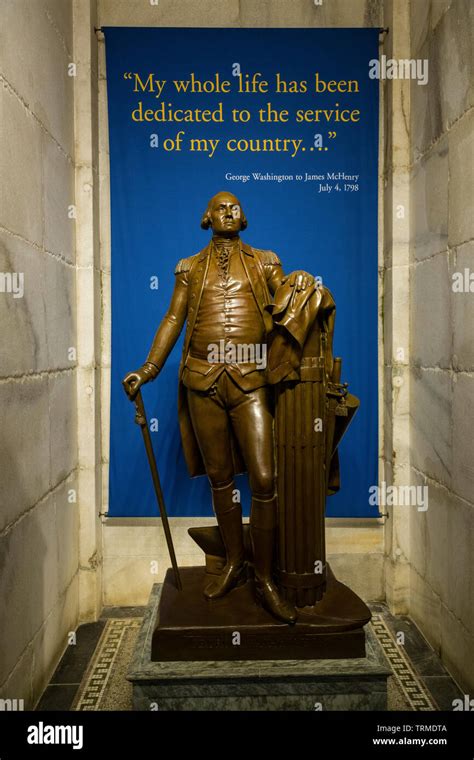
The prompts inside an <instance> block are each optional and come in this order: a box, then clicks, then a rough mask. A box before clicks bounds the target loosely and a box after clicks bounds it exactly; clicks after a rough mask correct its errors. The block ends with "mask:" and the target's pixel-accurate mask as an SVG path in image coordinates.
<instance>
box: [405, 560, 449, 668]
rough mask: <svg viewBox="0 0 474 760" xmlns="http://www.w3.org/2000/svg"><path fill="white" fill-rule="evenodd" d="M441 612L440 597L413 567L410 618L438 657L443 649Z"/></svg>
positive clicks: (411, 573)
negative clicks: (441, 648)
mask: <svg viewBox="0 0 474 760" xmlns="http://www.w3.org/2000/svg"><path fill="white" fill-rule="evenodd" d="M441 610H442V603H441V599H440V597H439V596H438V595H437V594H435V593H434V591H433V589H432V588H431V586H430V585H429V584H428V583H427V582H426V580H425V579H424V578H422V577H421V575H419V574H418V573H417V572H416V570H415V569H414V568H413V567H412V568H411V572H410V610H409V612H410V617H411V619H412V620H413V622H414V623H416V625H417V626H418V628H419V629H420V631H421V632H422V634H423V636H424V637H425V639H426V640H427V641H428V643H429V644H431V646H432V647H433V649H434V650H435V652H436V653H437V654H438V656H439V655H440V647H441V614H442V612H441Z"/></svg>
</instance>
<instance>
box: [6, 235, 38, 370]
mask: <svg viewBox="0 0 474 760" xmlns="http://www.w3.org/2000/svg"><path fill="white" fill-rule="evenodd" d="M0 272H2V273H7V272H11V273H12V274H16V276H18V277H21V276H22V278H23V296H22V297H21V298H20V297H18V298H17V297H15V296H14V294H13V293H0V321H1V324H2V340H1V342H0V367H1V370H0V372H1V375H2V377H10V376H12V375H23V374H27V373H30V372H41V371H43V370H45V369H47V368H48V367H49V355H48V344H47V339H46V335H47V330H46V318H45V310H46V307H45V292H46V291H45V278H44V256H43V255H42V254H41V253H39V252H38V251H37V250H36V249H35V248H33V246H31V245H29V244H28V243H26V242H25V241H24V240H22V239H21V238H18V237H15V236H14V235H9V234H8V233H6V232H0ZM16 284H17V285H18V284H20V281H19V280H18V281H16Z"/></svg>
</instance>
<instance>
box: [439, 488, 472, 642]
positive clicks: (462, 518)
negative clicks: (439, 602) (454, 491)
mask: <svg viewBox="0 0 474 760" xmlns="http://www.w3.org/2000/svg"><path fill="white" fill-rule="evenodd" d="M447 507H448V509H449V512H448V516H447V518H448V520H447V522H448V532H447V535H446V542H447V544H448V551H447V558H446V559H447V560H448V561H446V564H445V571H446V573H447V589H446V591H447V596H446V597H445V598H444V599H443V602H444V604H445V606H446V607H447V608H448V609H449V610H450V611H451V612H452V613H453V615H454V616H455V617H456V618H457V619H458V620H460V621H461V623H462V624H463V626H464V627H465V628H467V630H468V631H470V633H471V634H474V604H473V600H474V583H473V581H474V556H473V551H472V543H473V540H474V506H473V505H472V504H466V502H465V501H462V500H461V499H458V498H456V497H452V498H451V499H450V500H449V502H448V504H447Z"/></svg>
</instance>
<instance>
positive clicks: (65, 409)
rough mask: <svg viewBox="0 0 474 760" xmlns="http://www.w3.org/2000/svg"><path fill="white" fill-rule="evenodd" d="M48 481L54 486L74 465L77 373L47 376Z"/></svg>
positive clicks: (75, 457)
mask: <svg viewBox="0 0 474 760" xmlns="http://www.w3.org/2000/svg"><path fill="white" fill-rule="evenodd" d="M48 381H49V404H50V425H51V429H50V439H51V483H52V485H53V486H55V485H56V484H57V483H59V482H61V481H62V480H64V478H66V477H67V475H69V473H70V472H72V470H74V469H75V468H76V466H77V422H76V420H77V417H76V374H75V372H61V373H58V374H56V375H50V376H49V378H48Z"/></svg>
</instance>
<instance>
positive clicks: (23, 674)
mask: <svg viewBox="0 0 474 760" xmlns="http://www.w3.org/2000/svg"><path fill="white" fill-rule="evenodd" d="M32 671H33V647H31V646H27V647H26V649H25V650H24V652H23V654H22V655H21V656H20V658H19V660H18V662H17V663H16V665H15V667H14V669H13V670H12V671H11V673H10V674H9V676H8V678H7V680H6V681H5V682H4V683H3V684H2V685H1V686H0V699H11V700H14V699H17V700H21V699H22V700H23V707H24V709H25V710H32V709H33V707H34V702H33V691H32V678H31V673H32Z"/></svg>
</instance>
